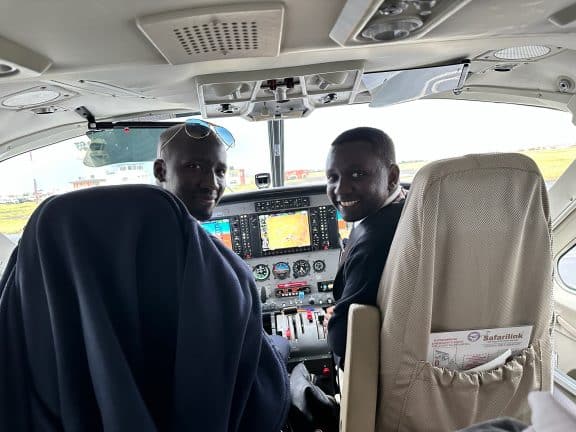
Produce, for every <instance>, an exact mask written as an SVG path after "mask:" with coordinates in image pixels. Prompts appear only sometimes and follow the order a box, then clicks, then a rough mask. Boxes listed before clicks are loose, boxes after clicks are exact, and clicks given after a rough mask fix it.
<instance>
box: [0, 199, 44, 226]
mask: <svg viewBox="0 0 576 432" xmlns="http://www.w3.org/2000/svg"><path fill="white" fill-rule="evenodd" d="M36 206H37V204H36V203H35V202H24V203H19V204H0V232H1V233H3V234H15V233H19V232H21V231H22V228H24V225H25V224H26V222H27V221H28V218H29V217H30V215H31V214H32V212H33V211H34V209H35V208H36Z"/></svg>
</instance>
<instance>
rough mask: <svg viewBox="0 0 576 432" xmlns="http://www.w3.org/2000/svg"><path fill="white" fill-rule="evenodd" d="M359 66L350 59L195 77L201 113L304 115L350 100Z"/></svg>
mask: <svg viewBox="0 0 576 432" xmlns="http://www.w3.org/2000/svg"><path fill="white" fill-rule="evenodd" d="M363 69H364V67H363V62H358V61H350V62H337V63H327V64H321V65H310V66H303V67H297V68H285V69H272V70H263V71H253V72H238V73H230V74H216V75H204V76H199V77H197V78H196V84H197V90H198V96H199V100H200V109H201V112H202V115H203V116H204V117H205V118H213V117H230V116H242V117H244V118H246V119H248V120H254V121H257V120H273V119H288V118H299V117H305V116H307V115H308V114H309V113H310V112H311V111H312V110H314V109H316V108H320V107H324V106H329V105H330V106H333V105H346V104H350V103H354V102H355V97H356V94H357V93H358V91H359V86H360V84H361V77H362V73H363Z"/></svg>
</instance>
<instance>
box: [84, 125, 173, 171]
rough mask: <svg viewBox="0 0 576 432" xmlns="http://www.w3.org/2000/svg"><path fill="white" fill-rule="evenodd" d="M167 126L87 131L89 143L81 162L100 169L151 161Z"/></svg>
mask: <svg viewBox="0 0 576 432" xmlns="http://www.w3.org/2000/svg"><path fill="white" fill-rule="evenodd" d="M169 126H170V125H169V124H168V125H166V126H165V127H164V128H159V127H154V128H133V127H132V128H131V127H124V128H116V129H108V130H95V131H88V132H87V133H86V135H87V136H88V138H89V140H90V142H89V143H88V145H87V148H86V149H85V151H86V153H85V156H84V160H83V163H84V165H86V166H89V167H101V166H105V165H114V164H117V163H128V162H143V161H150V160H154V159H155V158H156V148H157V145H158V140H159V139H160V134H161V133H162V132H164V130H165V128H166V127H169Z"/></svg>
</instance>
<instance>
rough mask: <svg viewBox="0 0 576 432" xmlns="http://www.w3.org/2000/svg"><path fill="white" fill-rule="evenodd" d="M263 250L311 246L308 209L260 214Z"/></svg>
mask: <svg viewBox="0 0 576 432" xmlns="http://www.w3.org/2000/svg"><path fill="white" fill-rule="evenodd" d="M258 219H259V223H260V238H261V240H262V251H274V250H278V249H287V248H298V247H306V246H310V245H311V244H312V243H311V241H310V224H309V223H308V210H297V211H290V212H285V213H274V214H265V215H259V216H258Z"/></svg>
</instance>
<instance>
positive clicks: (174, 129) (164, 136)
mask: <svg viewBox="0 0 576 432" xmlns="http://www.w3.org/2000/svg"><path fill="white" fill-rule="evenodd" d="M180 132H182V125H174V126H170V127H169V128H168V129H166V130H165V131H164V132H162V133H161V134H160V139H159V140H158V148H157V150H156V154H157V157H158V158H159V159H163V155H164V154H165V152H166V150H167V149H168V144H169V143H170V141H172V140H173V139H174V138H176V135H178V134H179V133H180Z"/></svg>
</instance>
